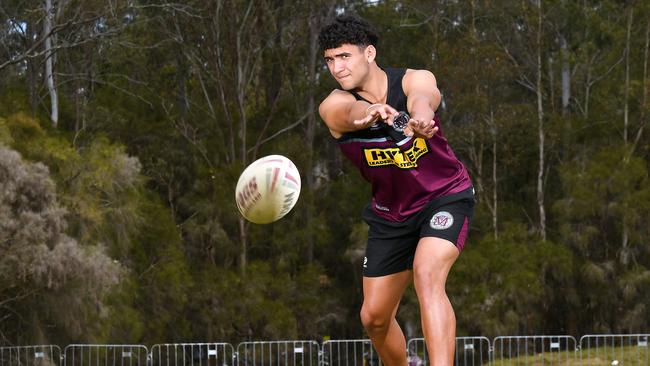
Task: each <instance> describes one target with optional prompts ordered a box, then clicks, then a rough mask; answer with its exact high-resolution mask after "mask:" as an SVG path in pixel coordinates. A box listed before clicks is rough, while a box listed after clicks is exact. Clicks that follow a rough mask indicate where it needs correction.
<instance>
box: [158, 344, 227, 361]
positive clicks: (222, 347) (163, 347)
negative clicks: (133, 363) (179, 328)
mask: <svg viewBox="0 0 650 366" xmlns="http://www.w3.org/2000/svg"><path fill="white" fill-rule="evenodd" d="M149 359H150V361H151V366H234V365H235V364H236V362H237V361H236V360H235V352H234V348H233V346H232V345H231V344H230V343H165V344H155V345H153V346H152V347H151V354H150V357H149Z"/></svg>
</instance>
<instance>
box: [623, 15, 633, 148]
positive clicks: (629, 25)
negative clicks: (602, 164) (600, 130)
mask: <svg viewBox="0 0 650 366" xmlns="http://www.w3.org/2000/svg"><path fill="white" fill-rule="evenodd" d="M632 16H633V10H632V9H630V13H629V15H628V18H627V37H626V38H625V92H624V95H625V96H624V102H623V143H624V144H625V145H626V146H627V140H628V138H627V135H628V126H629V114H630V106H629V99H630V98H629V97H630V33H631V32H632Z"/></svg>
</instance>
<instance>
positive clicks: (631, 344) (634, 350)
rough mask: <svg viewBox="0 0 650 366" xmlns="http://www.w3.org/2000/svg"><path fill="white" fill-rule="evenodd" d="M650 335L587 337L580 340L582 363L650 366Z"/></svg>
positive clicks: (587, 364) (589, 365)
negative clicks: (649, 347)
mask: <svg viewBox="0 0 650 366" xmlns="http://www.w3.org/2000/svg"><path fill="white" fill-rule="evenodd" d="M648 339H650V334H609V335H586V336H583V337H582V338H580V363H581V365H584V366H591V365H594V366H595V365H603V364H608V365H614V366H616V365H621V366H622V365H650V351H648Z"/></svg>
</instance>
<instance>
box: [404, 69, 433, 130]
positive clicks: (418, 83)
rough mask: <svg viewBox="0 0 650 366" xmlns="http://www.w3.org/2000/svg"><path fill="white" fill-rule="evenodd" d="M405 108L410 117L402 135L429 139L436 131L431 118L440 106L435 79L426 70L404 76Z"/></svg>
mask: <svg viewBox="0 0 650 366" xmlns="http://www.w3.org/2000/svg"><path fill="white" fill-rule="evenodd" d="M403 87H404V93H405V94H406V97H407V98H408V99H407V104H406V107H407V109H408V112H409V114H410V116H411V120H410V121H409V123H408V125H407V127H406V128H405V129H404V134H405V135H407V136H416V137H423V138H427V139H429V138H431V137H433V135H434V134H435V133H436V132H437V131H438V127H435V122H434V120H433V117H434V116H435V111H436V109H438V106H439V105H440V90H438V85H437V83H436V78H435V76H433V74H432V73H431V72H430V71H428V70H413V71H410V72H408V73H407V74H406V75H405V76H404V84H403Z"/></svg>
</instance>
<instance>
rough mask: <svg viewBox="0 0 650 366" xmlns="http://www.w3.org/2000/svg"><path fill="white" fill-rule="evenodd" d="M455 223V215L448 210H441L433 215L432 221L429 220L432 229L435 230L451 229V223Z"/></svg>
mask: <svg viewBox="0 0 650 366" xmlns="http://www.w3.org/2000/svg"><path fill="white" fill-rule="evenodd" d="M453 224H454V217H453V216H451V214H450V213H449V212H447V211H440V212H438V213H436V214H435V215H433V217H432V218H431V221H430V222H429V226H431V228H432V229H435V230H445V229H449V227H451V225H453Z"/></svg>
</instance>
